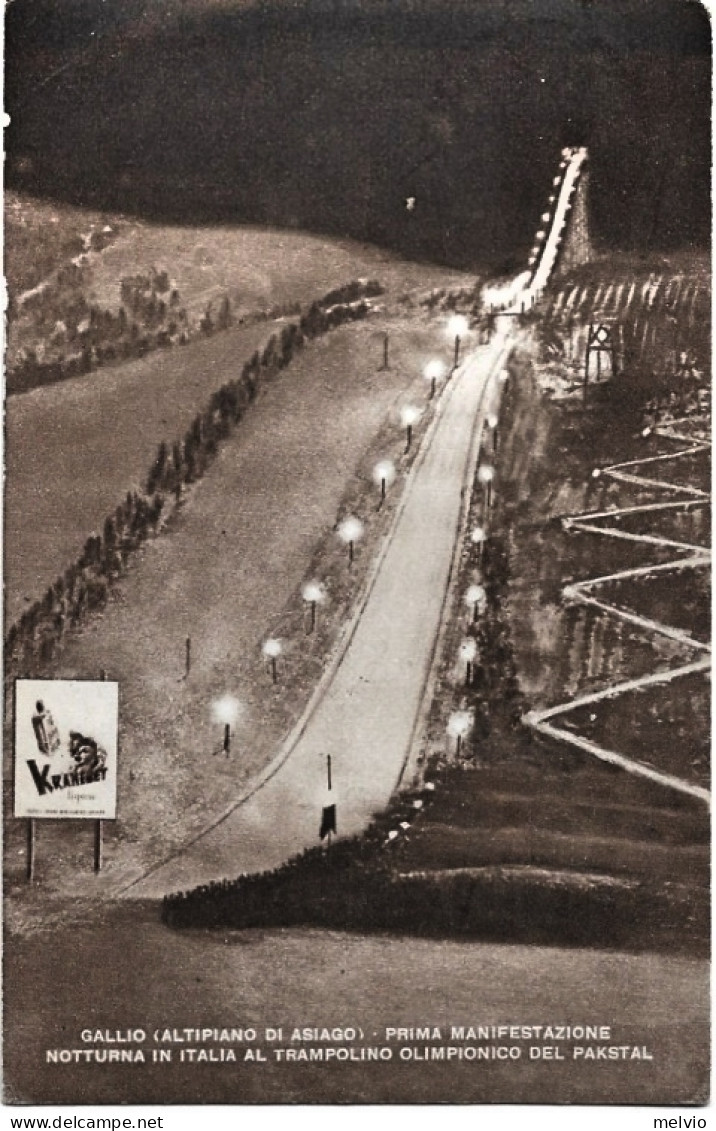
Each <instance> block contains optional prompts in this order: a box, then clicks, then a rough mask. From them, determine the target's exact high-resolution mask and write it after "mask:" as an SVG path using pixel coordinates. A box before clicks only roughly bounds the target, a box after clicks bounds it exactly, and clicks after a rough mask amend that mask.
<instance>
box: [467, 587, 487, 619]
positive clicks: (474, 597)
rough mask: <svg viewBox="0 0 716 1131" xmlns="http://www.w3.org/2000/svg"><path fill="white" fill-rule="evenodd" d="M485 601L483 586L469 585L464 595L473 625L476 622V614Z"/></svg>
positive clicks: (485, 594) (485, 595)
mask: <svg viewBox="0 0 716 1131" xmlns="http://www.w3.org/2000/svg"><path fill="white" fill-rule="evenodd" d="M486 600H487V593H486V591H485V587H484V585H471V586H470V587H469V589H468V591H467V593H466V594H465V604H466V605H467V606H468V607H469V608H471V609H472V620H473V624H474V623H475V622H476V621H477V614H478V612H479V611H480V609H481V608H482V607H483V605H484V604H485V601H486Z"/></svg>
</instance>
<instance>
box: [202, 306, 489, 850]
mask: <svg viewBox="0 0 716 1131" xmlns="http://www.w3.org/2000/svg"><path fill="white" fill-rule="evenodd" d="M468 330H469V322H468V320H467V318H465V317H464V315H462V314H454V315H452V317H451V318H449V319H448V322H447V327H446V332H447V334H448V335H449V336H450V337H451V338H454V342H455V347H454V366H453V368H454V369H456V368H457V366H458V364H459V360H460V345H461V342H462V339H463V338H464V336H465V334H466V333H467V332H468ZM446 371H447V367H446V366H445V364H444V362H442V361H440V360H439V359H438V358H434V359H433V360H432V361H429V362H428V364H427V365H426V366H425V368H424V370H423V376H424V377H425V379H426V380H427V381H429V382H430V392H429V399H430V400H432V399H433V397H434V396H435V392H436V388H437V382H438V381H440V380H441V379H442V378H443V377H444V376H445V373H446ZM421 416H422V410H421V409H419V408H417V407H416V406H415V405H405V406H403V408H402V409H401V411H400V421H401V425H402V426H403V428H405V430H406V452H407V451H408V450H409V449H410V447H411V444H412V439H413V426H414V425H415V424H417V422H418V421H419V420H420V417H421ZM491 426H492V427H495V426H496V419H495V424H494V425H491ZM493 445H494V438H493ZM395 478H396V469H395V464H394V463H393V461H392V460H389V459H382V460H379V461H378V462H377V463H376V464H375V467H374V468H373V482H374V483H376V485H377V486H379V487H380V495H381V503H382V502H384V500H385V497H386V491H387V488H388V487H389V486H390V485H391V484H392V483H393V482H394V481H395ZM490 478H491V476H490ZM488 500H489V494H488ZM488 505H489V501H488ZM364 532H365V527H364V525H363V523H362V522H361V520H360V519H359V518H356V517H355V515H348V516H347V517H346V518H344V519H343V520H342V521H341V522H340V523H339V525H338V528H337V533H338V537H339V538H340V540H341V541H342V542H343V543H344V545H346V546H347V547H348V561H349V564H351V565H352V564H353V560H354V556H355V545H356V543H357V542H359V541H360V539H361V538H362V537H363V534H364ZM301 596H302V597H303V601H304V605H305V608H306V609H307V610H308V617H309V620H308V627H307V629H306V631H307V633H310V632H313V631H314V630H315V628H316V619H317V610H318V606H319V605H322V604H323V603H324V602H325V601H326V597H327V593H326V587H325V585H324V584H323V583H322V582H321V581H318V580H316V579H313V580H311V581H307V582H306V583H305V584H304V586H303V588H302V590H301ZM261 652H262V655H263V656H264V658H265V659H266V661H267V662H268V665H269V668H270V671H271V679H272V681H273V683H277V682H278V660H279V657H280V656H281V655H282V653H283V642H282V641H281V640H280V639H278V638H277V637H273V636H272V637H268V638H267V639H266V640H264V642H263V644H262V645H261ZM240 710H241V705H240V703H239V701H238V699H236V698H234V697H233V696H231V695H224V696H222V697H221V698H220V699H217V700H215V702H214V703H213V704H212V712H213V715H214V718H215V720H216V721H217V722H219V723H222V724H223V726H224V742H223V749H224V751H225V752H226V754H227V755H228V754H229V751H230V742H231V728H232V726H234V725H235V723H236V720H237V718H238V716H239V714H240ZM396 835H397V834H396Z"/></svg>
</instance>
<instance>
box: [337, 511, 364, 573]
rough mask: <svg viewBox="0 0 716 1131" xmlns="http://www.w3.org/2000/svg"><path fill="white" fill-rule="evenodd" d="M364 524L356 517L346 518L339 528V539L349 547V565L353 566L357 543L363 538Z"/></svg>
mask: <svg viewBox="0 0 716 1131" xmlns="http://www.w3.org/2000/svg"><path fill="white" fill-rule="evenodd" d="M363 530H364V527H363V523H362V522H361V520H360V519H359V518H355V516H354V515H349V516H348V518H344V519H343V522H341V523H340V524H339V526H338V537H339V538H340V540H341V542H344V543H345V544H346V546H347V547H348V564H349V565H353V554H354V546H355V543H356V542H358V541H359V540H360V539H361V538H362V537H363Z"/></svg>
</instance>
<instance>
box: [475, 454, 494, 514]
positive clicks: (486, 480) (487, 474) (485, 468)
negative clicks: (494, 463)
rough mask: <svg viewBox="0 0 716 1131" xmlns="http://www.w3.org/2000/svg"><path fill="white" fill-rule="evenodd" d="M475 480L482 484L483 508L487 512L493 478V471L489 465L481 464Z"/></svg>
mask: <svg viewBox="0 0 716 1131" xmlns="http://www.w3.org/2000/svg"><path fill="white" fill-rule="evenodd" d="M477 478H478V479H479V480H480V483H482V486H483V489H484V491H485V507H486V509H487V510H488V511H489V509H490V507H491V506H492V480H493V479H494V478H495V469H494V467H491V466H490V464H489V463H483V464H481V465H480V468H479V470H478V472H477Z"/></svg>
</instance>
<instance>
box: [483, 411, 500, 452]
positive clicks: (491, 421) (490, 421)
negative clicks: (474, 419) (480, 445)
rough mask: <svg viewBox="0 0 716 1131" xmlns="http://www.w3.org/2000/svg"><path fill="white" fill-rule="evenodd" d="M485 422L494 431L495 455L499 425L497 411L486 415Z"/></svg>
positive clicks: (493, 446)
mask: <svg viewBox="0 0 716 1131" xmlns="http://www.w3.org/2000/svg"><path fill="white" fill-rule="evenodd" d="M485 424H486V425H487V427H488V428H489V429H490V432H491V433H492V454H493V455H494V454H495V452H496V451H497V425H498V419H497V413H495V412H490V413H488V414H487V416H486V417H485Z"/></svg>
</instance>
